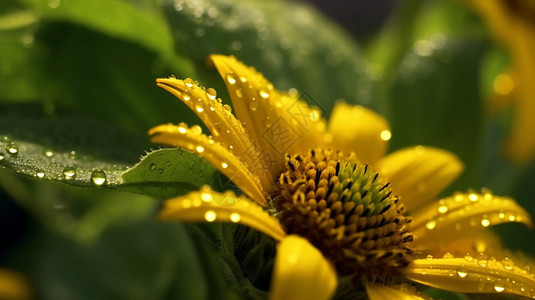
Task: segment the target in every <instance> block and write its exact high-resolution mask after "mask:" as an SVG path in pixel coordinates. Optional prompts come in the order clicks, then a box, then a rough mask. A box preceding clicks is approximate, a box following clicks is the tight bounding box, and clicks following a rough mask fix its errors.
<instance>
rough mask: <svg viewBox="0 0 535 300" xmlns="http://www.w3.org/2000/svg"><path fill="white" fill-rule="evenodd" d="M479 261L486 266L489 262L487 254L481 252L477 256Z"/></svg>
mask: <svg viewBox="0 0 535 300" xmlns="http://www.w3.org/2000/svg"><path fill="white" fill-rule="evenodd" d="M477 263H478V264H479V265H480V266H482V267H486V266H487V264H488V261H487V256H486V255H484V254H480V255H479V256H478V257H477Z"/></svg>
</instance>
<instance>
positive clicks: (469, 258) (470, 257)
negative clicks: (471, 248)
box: [464, 253, 474, 261]
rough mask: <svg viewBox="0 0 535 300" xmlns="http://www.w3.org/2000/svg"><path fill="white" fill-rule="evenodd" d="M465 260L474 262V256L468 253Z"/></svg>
mask: <svg viewBox="0 0 535 300" xmlns="http://www.w3.org/2000/svg"><path fill="white" fill-rule="evenodd" d="M464 259H465V260H466V261H473V260H474V258H473V257H472V255H470V253H466V255H465V256H464Z"/></svg>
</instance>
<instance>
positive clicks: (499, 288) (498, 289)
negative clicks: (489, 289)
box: [493, 280, 505, 293]
mask: <svg viewBox="0 0 535 300" xmlns="http://www.w3.org/2000/svg"><path fill="white" fill-rule="evenodd" d="M493 286H494V290H495V291H496V292H498V293H501V292H503V291H505V286H504V285H503V283H502V281H501V280H496V281H494V285H493Z"/></svg>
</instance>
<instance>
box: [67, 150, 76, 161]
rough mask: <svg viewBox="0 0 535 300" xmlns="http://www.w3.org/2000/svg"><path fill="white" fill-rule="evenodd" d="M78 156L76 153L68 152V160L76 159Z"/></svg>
mask: <svg viewBox="0 0 535 300" xmlns="http://www.w3.org/2000/svg"><path fill="white" fill-rule="evenodd" d="M77 157H78V156H77V155H76V151H74V150H73V151H71V152H69V158H70V159H76V158H77Z"/></svg>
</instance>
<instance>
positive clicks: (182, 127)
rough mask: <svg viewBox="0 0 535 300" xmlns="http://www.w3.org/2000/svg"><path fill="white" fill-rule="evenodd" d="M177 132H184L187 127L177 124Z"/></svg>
mask: <svg viewBox="0 0 535 300" xmlns="http://www.w3.org/2000/svg"><path fill="white" fill-rule="evenodd" d="M178 132H180V133H182V134H185V133H186V132H187V129H186V127H184V126H178Z"/></svg>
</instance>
